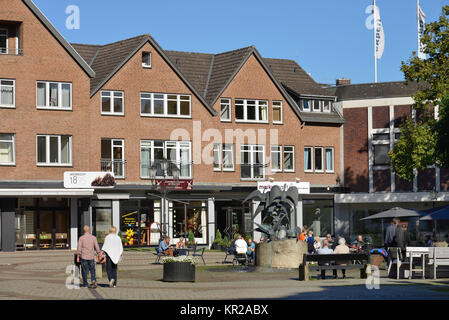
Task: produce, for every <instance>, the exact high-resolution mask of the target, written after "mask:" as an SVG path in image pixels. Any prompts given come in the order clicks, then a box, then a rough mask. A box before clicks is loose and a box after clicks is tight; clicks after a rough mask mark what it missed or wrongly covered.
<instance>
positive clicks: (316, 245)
mask: <svg viewBox="0 0 449 320" xmlns="http://www.w3.org/2000/svg"><path fill="white" fill-rule="evenodd" d="M313 248H314V249H315V251H317V250H318V249H320V248H321V239H320V237H318V236H316V237H315V242H314V243H313Z"/></svg>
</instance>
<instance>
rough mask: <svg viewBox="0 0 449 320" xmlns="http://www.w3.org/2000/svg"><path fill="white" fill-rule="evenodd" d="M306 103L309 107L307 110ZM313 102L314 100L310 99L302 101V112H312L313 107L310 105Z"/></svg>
mask: <svg viewBox="0 0 449 320" xmlns="http://www.w3.org/2000/svg"><path fill="white" fill-rule="evenodd" d="M304 101H307V105H308V106H309V107H308V108H307V109H306V108H304ZM311 101H312V100H310V99H301V107H302V111H305V112H310V111H311V110H312V106H311V105H310V104H311Z"/></svg>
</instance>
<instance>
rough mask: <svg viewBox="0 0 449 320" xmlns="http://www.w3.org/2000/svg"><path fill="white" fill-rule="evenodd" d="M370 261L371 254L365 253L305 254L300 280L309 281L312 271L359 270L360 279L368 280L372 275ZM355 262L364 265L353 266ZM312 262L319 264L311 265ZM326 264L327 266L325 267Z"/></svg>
mask: <svg viewBox="0 0 449 320" xmlns="http://www.w3.org/2000/svg"><path fill="white" fill-rule="evenodd" d="M369 259H370V257H369V254H365V253H350V254H304V258H303V263H302V264H300V265H299V280H300V281H308V280H309V276H310V272H311V271H322V270H343V269H345V270H349V269H359V270H360V278H362V279H366V278H367V277H368V275H369V274H371V265H370V263H369ZM353 261H360V262H362V264H353V263H352V262H353ZM310 262H317V264H310ZM325 263H326V264H327V265H323V264H325ZM342 264H345V265H342Z"/></svg>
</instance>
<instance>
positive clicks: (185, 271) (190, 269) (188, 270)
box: [163, 262, 195, 282]
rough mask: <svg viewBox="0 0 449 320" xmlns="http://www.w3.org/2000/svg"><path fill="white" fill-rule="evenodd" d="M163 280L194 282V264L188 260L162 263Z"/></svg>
mask: <svg viewBox="0 0 449 320" xmlns="http://www.w3.org/2000/svg"><path fill="white" fill-rule="evenodd" d="M163 280H164V281H166V282H195V265H193V264H191V263H190V262H167V263H164V278H163Z"/></svg>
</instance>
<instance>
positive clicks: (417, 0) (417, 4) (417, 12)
mask: <svg viewBox="0 0 449 320" xmlns="http://www.w3.org/2000/svg"><path fill="white" fill-rule="evenodd" d="M416 23H417V31H418V49H417V51H416V52H417V53H418V57H420V53H419V49H420V47H421V44H420V41H419V32H420V28H419V0H416Z"/></svg>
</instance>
